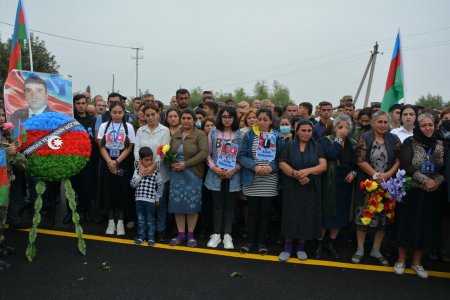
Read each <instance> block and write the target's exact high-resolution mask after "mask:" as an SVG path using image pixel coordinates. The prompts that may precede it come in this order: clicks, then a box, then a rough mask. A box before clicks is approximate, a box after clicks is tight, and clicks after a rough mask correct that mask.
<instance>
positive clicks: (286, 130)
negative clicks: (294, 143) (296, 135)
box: [280, 126, 291, 134]
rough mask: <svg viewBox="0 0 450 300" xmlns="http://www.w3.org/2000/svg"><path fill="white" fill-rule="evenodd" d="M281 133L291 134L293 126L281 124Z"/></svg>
mask: <svg viewBox="0 0 450 300" xmlns="http://www.w3.org/2000/svg"><path fill="white" fill-rule="evenodd" d="M280 132H281V134H289V133H291V126H280Z"/></svg>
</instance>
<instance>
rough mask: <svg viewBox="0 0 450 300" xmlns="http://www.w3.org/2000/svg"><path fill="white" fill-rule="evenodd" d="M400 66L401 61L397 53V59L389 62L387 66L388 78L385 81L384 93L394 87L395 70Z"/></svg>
mask: <svg viewBox="0 0 450 300" xmlns="http://www.w3.org/2000/svg"><path fill="white" fill-rule="evenodd" d="M400 64H401V59H400V52H399V53H398V55H397V57H395V58H394V59H393V60H392V61H391V65H390V66H389V73H388V78H387V80H386V89H385V90H384V92H385V93H386V92H387V91H388V90H389V89H390V88H391V87H392V86H393V85H394V83H395V75H396V74H397V68H398V67H399V66H400Z"/></svg>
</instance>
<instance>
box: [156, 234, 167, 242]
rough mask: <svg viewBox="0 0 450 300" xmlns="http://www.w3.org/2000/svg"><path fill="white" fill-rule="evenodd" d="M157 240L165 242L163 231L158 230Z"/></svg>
mask: <svg viewBox="0 0 450 300" xmlns="http://www.w3.org/2000/svg"><path fill="white" fill-rule="evenodd" d="M158 242H167V239H166V232H165V231H158Z"/></svg>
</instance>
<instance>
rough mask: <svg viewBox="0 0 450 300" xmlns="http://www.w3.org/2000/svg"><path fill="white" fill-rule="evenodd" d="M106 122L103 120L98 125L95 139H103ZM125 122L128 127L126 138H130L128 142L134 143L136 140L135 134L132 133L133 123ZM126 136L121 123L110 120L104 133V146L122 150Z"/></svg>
mask: <svg viewBox="0 0 450 300" xmlns="http://www.w3.org/2000/svg"><path fill="white" fill-rule="evenodd" d="M107 124H108V122H105V123H102V125H100V128H99V129H98V134H97V139H99V140H101V139H103V136H104V135H105V128H106V125H107ZM126 124H127V129H128V139H129V140H130V144H134V143H135V141H136V135H135V134H134V128H133V125H131V124H130V123H126ZM126 136H127V134H126V132H125V128H124V127H123V123H114V122H111V124H109V127H108V131H107V133H106V138H105V142H106V143H105V148H107V149H117V150H123V149H124V148H125V138H126Z"/></svg>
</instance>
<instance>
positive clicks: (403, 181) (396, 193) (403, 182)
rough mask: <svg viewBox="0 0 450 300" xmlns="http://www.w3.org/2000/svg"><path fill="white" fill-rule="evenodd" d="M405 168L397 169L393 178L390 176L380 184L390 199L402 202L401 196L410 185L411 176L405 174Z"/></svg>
mask: <svg viewBox="0 0 450 300" xmlns="http://www.w3.org/2000/svg"><path fill="white" fill-rule="evenodd" d="M405 174H406V171H405V170H401V169H400V170H398V171H397V173H396V174H395V178H394V177H391V178H389V180H388V181H384V180H383V183H382V184H381V186H382V187H383V188H384V189H385V190H386V192H388V193H389V196H390V198H391V199H392V200H395V201H397V202H402V198H403V197H404V196H405V195H406V191H407V190H408V189H410V187H411V177H409V176H405Z"/></svg>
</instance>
